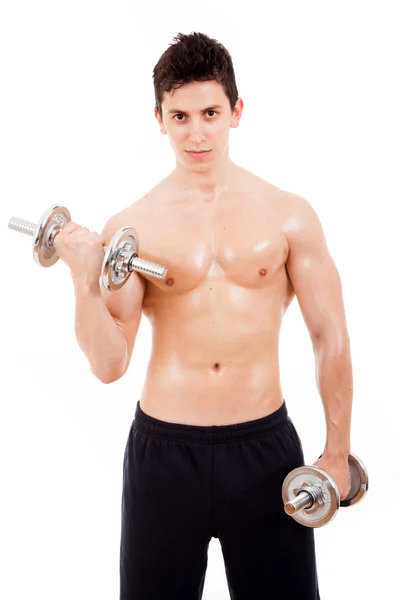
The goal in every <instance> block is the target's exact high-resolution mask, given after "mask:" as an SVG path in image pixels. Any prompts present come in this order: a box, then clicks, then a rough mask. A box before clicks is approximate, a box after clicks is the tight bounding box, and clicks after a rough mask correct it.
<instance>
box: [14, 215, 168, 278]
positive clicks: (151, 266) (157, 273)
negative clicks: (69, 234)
mask: <svg viewBox="0 0 400 600" xmlns="http://www.w3.org/2000/svg"><path fill="white" fill-rule="evenodd" d="M8 226H9V228H10V229H13V230H14V231H19V233H25V234H26V235H30V236H33V235H35V231H36V228H37V224H36V223H32V222H31V221H25V220H24V219H20V218H19V217H11V219H10V220H9V222H8ZM61 230H62V228H61V227H60V228H58V227H54V233H53V234H52V236H51V240H49V245H54V238H55V236H56V235H57V233H59V232H60V231H61ZM103 249H104V253H105V252H106V251H107V248H106V247H105V246H103ZM123 268H124V267H123ZM126 270H127V271H128V272H131V271H138V272H139V273H144V274H146V275H150V276H151V277H156V278H157V279H164V278H165V275H166V271H167V269H166V267H163V266H162V265H159V264H157V263H154V262H151V261H150V260H146V259H144V258H140V257H139V256H138V255H137V254H136V252H132V256H131V257H130V258H129V262H128V264H127V268H126Z"/></svg>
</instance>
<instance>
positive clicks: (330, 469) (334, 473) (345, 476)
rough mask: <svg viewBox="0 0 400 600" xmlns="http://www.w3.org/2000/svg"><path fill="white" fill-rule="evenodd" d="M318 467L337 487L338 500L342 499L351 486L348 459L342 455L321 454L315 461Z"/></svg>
mask: <svg viewBox="0 0 400 600" xmlns="http://www.w3.org/2000/svg"><path fill="white" fill-rule="evenodd" d="M313 464H314V465H315V466H316V467H318V468H319V469H322V470H323V471H326V473H328V475H330V476H331V477H332V479H333V481H334V482H335V483H336V485H337V487H338V489H339V495H340V500H344V499H345V498H346V497H347V496H348V494H349V492H350V488H351V479H350V471H349V462H348V459H347V458H345V457H344V456H338V457H337V456H329V455H325V454H323V455H322V456H321V458H319V459H318V460H317V461H316V462H315V463H313Z"/></svg>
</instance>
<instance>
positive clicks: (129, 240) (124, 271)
mask: <svg viewBox="0 0 400 600" xmlns="http://www.w3.org/2000/svg"><path fill="white" fill-rule="evenodd" d="M132 252H135V253H136V254H138V253H139V236H138V233H137V231H136V229H134V228H133V227H121V229H119V230H118V231H117V232H116V233H115V234H114V235H113V237H112V238H111V241H110V245H109V246H107V247H106V248H105V254H104V260H103V265H102V276H101V277H102V284H103V285H104V287H105V288H106V289H107V290H109V291H115V290H119V289H120V288H121V287H122V286H123V285H124V284H125V283H126V282H127V280H128V278H129V276H130V274H131V273H130V271H129V270H128V262H129V258H130V257H131V256H132Z"/></svg>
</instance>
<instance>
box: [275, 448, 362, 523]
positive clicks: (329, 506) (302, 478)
mask: <svg viewBox="0 0 400 600" xmlns="http://www.w3.org/2000/svg"><path fill="white" fill-rule="evenodd" d="M320 458H321V457H320ZM348 460H349V472H350V480H351V488H350V492H349V493H348V494H347V496H346V498H345V499H344V500H340V494H339V490H338V487H337V485H336V483H335V482H334V481H333V479H332V477H330V476H329V475H328V473H326V472H325V471H324V470H323V469H320V468H318V467H316V466H315V465H304V466H303V467H298V468H297V469H293V471H291V472H290V473H289V474H288V475H287V476H286V478H285V480H284V482H283V484H282V499H283V502H284V510H285V512H286V514H288V515H290V516H291V517H293V519H295V521H297V522H298V523H301V525H305V526H306V527H322V526H323V525H326V524H327V523H329V522H330V521H332V519H333V518H334V517H335V516H336V514H337V512H338V510H339V507H340V506H353V505H354V504H357V502H360V500H362V498H364V496H365V494H366V493H367V491H368V486H369V481H368V473H367V470H366V468H365V466H364V465H363V463H362V462H361V460H360V459H359V458H358V457H357V456H355V454H350V455H349V459H348Z"/></svg>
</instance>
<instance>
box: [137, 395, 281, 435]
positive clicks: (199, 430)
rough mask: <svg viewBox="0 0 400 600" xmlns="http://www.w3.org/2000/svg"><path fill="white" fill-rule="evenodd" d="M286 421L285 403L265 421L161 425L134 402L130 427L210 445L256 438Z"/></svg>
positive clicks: (138, 403) (166, 423)
mask: <svg viewBox="0 0 400 600" xmlns="http://www.w3.org/2000/svg"><path fill="white" fill-rule="evenodd" d="M287 420H288V410H287V406H286V401H285V400H283V404H281V406H280V407H279V408H278V409H277V410H275V411H274V412H273V413H271V414H269V415H266V416H265V417H261V418H260V419H254V420H252V421H244V422H242V423H233V424H230V425H189V424H186V423H170V422H169V421H161V420H160V419H156V418H155V417H152V416H150V415H148V414H146V413H145V412H143V410H142V409H141V408H140V400H138V401H137V404H136V411H135V417H134V423H133V426H134V427H136V429H137V430H138V431H142V432H144V433H148V434H152V435H155V436H157V437H162V438H165V439H172V440H176V441H182V442H185V441H188V442H189V441H198V442H211V443H214V442H225V441H231V440H242V439H248V438H252V437H256V436H258V435H260V434H263V433H267V432H268V431H272V430H274V429H277V428H278V427H281V426H282V425H284V424H285V423H286V422H287Z"/></svg>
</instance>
